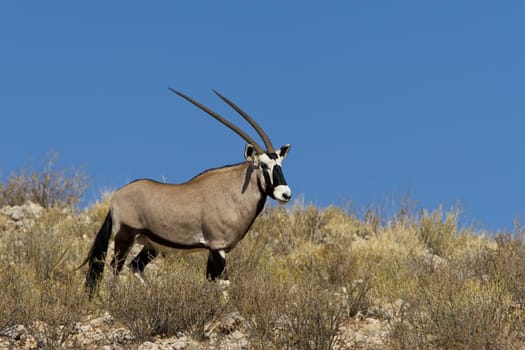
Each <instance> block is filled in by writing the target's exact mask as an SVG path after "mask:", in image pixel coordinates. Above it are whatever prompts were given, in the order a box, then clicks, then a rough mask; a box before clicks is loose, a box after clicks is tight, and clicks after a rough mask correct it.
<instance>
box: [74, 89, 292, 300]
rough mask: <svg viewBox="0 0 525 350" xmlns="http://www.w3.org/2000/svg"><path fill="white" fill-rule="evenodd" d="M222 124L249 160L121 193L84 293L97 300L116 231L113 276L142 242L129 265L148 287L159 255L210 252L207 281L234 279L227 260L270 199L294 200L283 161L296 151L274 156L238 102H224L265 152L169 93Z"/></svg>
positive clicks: (141, 183) (95, 248)
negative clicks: (251, 130)
mask: <svg viewBox="0 0 525 350" xmlns="http://www.w3.org/2000/svg"><path fill="white" fill-rule="evenodd" d="M170 90H171V91H173V92H174V93H176V94H177V95H179V96H181V97H182V98H184V99H186V100H187V101H189V102H191V103H192V104H194V105H195V106H197V107H198V108H200V109H202V110H203V111H204V112H206V113H208V114H209V115H211V116H212V117H214V118H215V119H217V120H218V121H219V122H221V123H222V124H224V125H225V126H227V127H228V128H230V129H231V130H233V131H234V132H235V133H237V134H238V135H239V136H240V137H242V138H243V139H244V140H245V141H246V142H247V143H248V144H247V145H246V147H245V150H244V157H245V159H246V161H244V162H242V163H239V164H235V165H227V166H224V167H221V168H216V169H209V170H206V171H204V172H203V173H201V174H199V175H197V176H195V177H194V178H193V179H191V180H190V181H188V182H186V183H182V184H166V183H160V182H156V181H153V180H147V179H141V180H135V181H133V182H131V183H129V184H127V185H125V186H123V187H121V188H120V189H118V190H117V191H115V192H114V193H113V195H112V197H111V200H110V208H109V212H108V214H107V215H106V218H105V220H104V223H103V224H102V227H101V228H100V230H99V232H98V234H97V236H96V238H95V240H94V242H93V245H92V247H91V250H90V251H89V254H88V257H87V258H86V260H85V261H84V263H83V264H82V265H84V264H86V263H89V269H88V272H87V275H86V282H85V286H86V288H87V291H88V293H89V296H90V298H91V297H92V296H93V294H94V292H95V291H96V288H97V285H98V283H99V281H100V279H101V277H102V274H103V272H104V264H105V258H106V254H107V250H108V244H109V240H110V237H111V232H112V231H113V232H115V238H114V241H115V248H114V256H113V258H112V261H111V267H112V268H113V272H114V276H115V277H117V276H118V274H119V272H120V271H121V270H122V268H123V265H124V263H125V260H126V256H127V254H128V252H129V250H130V248H131V247H132V245H133V244H134V242H135V241H136V240H137V241H138V242H139V243H141V244H143V248H142V250H141V251H140V253H139V254H138V255H137V256H136V257H135V258H133V260H132V261H131V262H130V263H129V267H130V269H131V270H132V271H133V273H135V274H136V275H137V276H138V277H139V278H140V279H141V280H142V281H143V282H144V268H145V267H146V265H147V264H148V263H150V262H151V261H152V260H153V259H154V258H155V257H156V256H157V255H158V254H159V252H169V251H170V250H174V249H175V250H186V251H199V250H208V251H209V253H208V262H207V268H206V276H207V278H208V279H210V280H216V279H219V278H220V279H227V276H226V271H225V266H226V253H228V252H229V251H230V250H232V249H233V248H234V247H235V246H236V245H237V243H239V241H240V240H241V239H243V237H244V236H245V235H246V233H247V232H248V230H249V229H250V226H251V225H252V223H253V221H254V220H255V218H256V217H257V216H258V215H259V213H260V212H261V211H262V209H263V207H264V204H265V202H266V198H267V197H268V196H269V197H270V198H272V199H275V200H277V201H279V202H280V203H286V202H288V201H290V199H291V196H292V194H291V190H290V187H288V185H287V183H286V180H285V179H284V175H283V172H282V168H281V166H282V162H283V159H284V158H286V156H287V155H288V152H289V151H290V145H289V144H286V145H284V146H282V147H281V148H279V149H278V150H275V149H274V147H273V146H272V143H271V141H270V138H269V137H268V135H267V134H266V133H265V132H264V130H263V129H262V128H261V127H260V126H259V125H258V124H257V123H256V122H255V121H254V120H253V119H252V118H251V117H250V116H248V114H246V113H245V112H244V111H243V110H242V109H241V108H239V107H238V106H237V105H236V104H234V103H233V102H232V101H230V100H229V99H227V98H226V97H224V96H222V95H221V94H220V93H218V92H217V91H215V90H213V92H214V93H215V94H216V95H217V96H219V97H220V98H221V99H222V100H223V101H224V102H226V103H227V104H228V105H229V106H230V107H232V108H233V109H234V110H235V111H237V112H238V113H239V114H240V115H241V116H242V117H243V118H244V119H246V121H248V123H249V124H250V125H251V126H252V127H253V128H254V129H255V131H256V132H257V134H259V136H260V137H261V139H262V141H263V142H264V145H265V146H266V150H265V149H263V148H262V147H261V146H260V145H259V144H258V143H257V142H255V141H254V139H252V138H251V137H250V136H249V135H248V134H246V133H245V132H244V131H242V130H241V129H240V128H238V127H237V126H235V125H234V124H232V123H231V122H230V121H228V120H226V119H224V118H223V117H222V116H220V115H219V114H217V113H215V112H214V111H212V110H211V109H209V108H208V107H206V106H204V105H202V104H200V103H199V102H197V101H195V100H193V99H191V98H190V97H188V96H186V95H184V94H182V93H180V92H178V91H176V90H173V89H171V88H170Z"/></svg>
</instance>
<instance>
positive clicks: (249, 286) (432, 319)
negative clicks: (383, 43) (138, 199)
mask: <svg viewBox="0 0 525 350" xmlns="http://www.w3.org/2000/svg"><path fill="white" fill-rule="evenodd" d="M4 188H5V186H4ZM64 208H65V209H64ZM106 210H107V203H102V204H98V205H94V206H92V207H90V208H88V209H86V210H85V211H83V212H77V211H76V210H75V209H74V208H73V207H72V206H69V207H68V206H62V208H60V209H59V208H58V207H56V206H55V207H53V206H51V207H50V208H49V209H46V210H45V211H44V212H43V214H42V215H41V216H40V217H39V218H37V219H35V220H34V222H33V223H31V224H26V225H24V226H21V227H19V226H16V225H10V224H9V223H8V221H9V218H6V217H2V216H1V215H0V281H2V288H0V333H3V334H5V333H8V332H9V329H11V328H12V327H13V326H15V325H20V324H21V325H25V326H26V327H27V329H28V330H29V331H30V332H31V334H32V335H33V336H34V338H35V339H37V340H38V346H40V347H41V348H50V349H51V348H60V347H66V346H71V342H68V341H69V340H71V336H72V333H73V331H74V326H75V324H76V323H77V322H80V321H83V320H85V319H86V318H88V317H93V316H95V315H102V314H104V313H105V312H109V313H110V314H111V315H112V316H113V317H114V318H115V319H116V322H118V323H119V324H122V325H123V326H125V327H126V328H128V329H129V330H130V331H131V333H132V335H133V337H134V339H135V340H134V341H135V342H141V341H144V340H148V339H152V338H154V337H169V336H179V335H181V334H184V335H187V336H190V337H192V338H193V339H195V340H198V341H201V342H202V343H203V344H206V343H207V342H208V341H209V326H210V324H213V323H214V322H215V321H216V320H218V319H220V318H221V317H223V316H225V315H228V314H231V313H232V312H237V313H238V314H239V315H240V317H241V318H242V319H243V320H244V321H243V322H244V324H243V326H242V327H243V332H245V333H246V334H247V335H248V338H249V342H250V348H252V349H334V348H338V347H339V348H341V346H345V344H343V343H342V342H341V338H340V328H341V326H342V325H344V324H345V322H346V321H348V320H349V319H350V318H352V317H354V316H355V315H357V314H360V315H367V314H368V313H369V310H371V309H373V308H378V307H379V308H381V307H382V306H383V305H386V304H389V303H394V302H396V301H399V300H401V303H402V307H401V308H400V309H399V310H395V314H394V315H391V314H389V315H387V314H386V313H385V314H384V315H381V314H379V315H377V313H376V314H375V315H374V317H379V318H382V319H385V320H389V322H390V332H389V333H388V335H387V337H386V338H385V339H384V341H385V342H386V344H387V345H386V346H387V347H388V348H391V349H481V348H483V349H514V348H516V347H517V345H518V344H523V342H524V341H525V339H524V338H525V336H524V334H523V331H522V329H524V326H525V323H524V320H525V314H524V302H525V283H524V282H523V281H524V280H525V242H524V240H523V233H522V232H521V231H520V230H518V231H519V232H517V233H516V234H514V235H511V234H500V235H499V236H497V237H495V238H493V237H490V236H489V237H487V236H485V235H483V234H481V233H479V232H474V231H473V230H472V229H471V228H462V227H459V226H458V221H459V220H458V216H459V212H458V211H457V210H451V211H449V212H445V211H443V210H442V209H441V208H438V209H437V210H435V211H422V212H419V213H407V212H402V213H400V214H399V215H398V216H397V217H394V218H393V219H391V220H389V221H386V220H384V219H383V218H381V217H380V216H379V215H378V213H377V212H373V213H372V212H369V213H367V214H366V215H365V216H364V218H359V216H358V215H356V214H354V213H348V212H346V211H345V210H342V209H340V208H336V207H329V208H326V209H319V208H316V207H314V206H306V207H304V206H300V205H296V206H292V207H291V208H288V209H286V208H283V207H278V208H269V209H267V210H265V211H264V212H263V214H262V215H261V217H260V218H258V219H257V220H256V222H255V223H254V225H253V227H252V230H251V232H250V233H249V234H248V235H247V237H246V238H245V239H244V240H243V241H242V242H241V243H240V244H239V246H238V247H237V248H236V249H235V250H234V251H233V252H231V253H230V254H229V256H228V269H229V274H230V281H231V285H230V286H229V288H228V289H227V290H226V292H227V295H225V294H224V291H223V287H221V286H220V285H218V284H217V283H210V282H207V281H206V280H205V277H204V270H205V265H206V255H205V254H195V255H177V256H172V257H166V258H159V259H158V261H156V262H155V263H154V264H152V265H153V266H151V267H148V269H147V270H146V274H147V277H148V279H149V281H150V284H151V285H150V286H149V287H148V288H145V287H143V286H142V285H141V284H140V283H139V282H138V281H136V280H135V279H134V278H132V277H131V276H130V274H129V273H127V272H126V271H124V272H123V274H122V275H121V277H120V279H119V283H116V284H114V285H113V286H110V287H106V286H104V285H103V286H102V288H101V292H100V295H99V297H98V298H97V299H96V300H95V302H93V303H89V302H88V300H87V297H86V295H85V293H84V290H83V277H84V273H85V271H84V270H80V271H76V270H75V268H76V267H77V266H78V265H80V263H81V262H82V260H83V258H85V255H86V254H87V251H88V250H89V245H90V244H91V240H92V239H93V237H94V234H95V233H96V231H97V229H98V226H99V225H100V224H101V222H102V219H103V216H104V214H105V212H106ZM106 275H107V274H106ZM223 332H225V333H227V332H228V330H224V331H223ZM68 344H69V345H68ZM346 345H347V346H348V344H346Z"/></svg>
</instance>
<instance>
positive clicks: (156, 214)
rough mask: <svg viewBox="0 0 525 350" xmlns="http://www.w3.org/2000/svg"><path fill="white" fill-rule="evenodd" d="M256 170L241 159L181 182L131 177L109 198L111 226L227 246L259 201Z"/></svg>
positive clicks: (247, 224)
mask: <svg viewBox="0 0 525 350" xmlns="http://www.w3.org/2000/svg"><path fill="white" fill-rule="evenodd" d="M260 171H261V170H260V169H259V168H257V167H255V166H254V165H253V164H252V163H251V162H244V163H241V164H238V165H234V166H228V167H224V168H219V169H212V170H208V171H206V172H205V173H202V174H200V175H198V176H196V177H195V178H193V179H192V180H190V181H189V182H187V183H184V184H164V183H158V182H155V181H151V180H138V181H135V182H132V183H130V184H128V185H126V186H124V187H122V188H121V189H119V190H118V191H116V192H115V193H114V195H113V197H112V198H111V202H110V207H111V213H112V216H113V223H114V232H119V231H120V230H121V229H122V225H125V226H126V227H129V228H130V229H131V230H132V231H133V232H134V233H135V234H137V233H140V232H141V231H142V230H148V231H151V232H153V233H154V234H155V235H157V236H159V237H162V238H163V239H165V240H168V241H170V242H173V243H177V244H180V245H188V246H191V245H195V244H198V243H199V242H201V243H204V245H205V248H209V249H212V250H226V251H229V250H230V249H232V248H233V247H234V246H235V245H236V244H237V243H238V242H239V241H240V240H241V239H242V238H243V236H244V235H245V234H246V232H247V231H248V229H249V228H250V225H251V224H252V222H253V220H254V219H255V217H256V216H257V214H258V211H259V210H260V209H261V208H262V205H263V204H264V200H265V198H266V195H265V194H263V193H261V190H260V189H259V185H258V181H259V179H258V178H259V173H260ZM261 178H262V176H261ZM152 245H153V246H155V247H157V248H158V246H157V245H156V244H152Z"/></svg>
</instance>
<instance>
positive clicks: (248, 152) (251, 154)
mask: <svg viewBox="0 0 525 350" xmlns="http://www.w3.org/2000/svg"><path fill="white" fill-rule="evenodd" d="M256 156H257V151H256V150H255V147H253V145H250V144H247V145H246V147H244V159H246V160H249V161H250V162H253V161H254V160H255V157H256Z"/></svg>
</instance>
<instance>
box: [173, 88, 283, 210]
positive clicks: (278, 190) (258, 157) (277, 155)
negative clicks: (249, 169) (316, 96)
mask: <svg viewBox="0 0 525 350" xmlns="http://www.w3.org/2000/svg"><path fill="white" fill-rule="evenodd" d="M170 90H171V91H173V92H174V93H176V94H177V95H179V96H181V97H182V98H184V99H185V100H187V101H189V102H190V103H192V104H194V105H195V106H197V107H199V108H200V109H202V110H203V111H204V112H206V113H208V114H209V115H211V116H212V117H214V118H215V119H217V120H218V121H219V122H221V123H222V124H224V125H225V126H227V127H228V128H229V129H231V130H232V131H234V132H235V133H237V134H238V135H239V136H240V137H242V138H243V139H244V140H245V141H246V142H247V143H248V144H247V145H246V148H245V150H244V157H245V158H246V160H247V161H249V162H251V163H252V164H254V166H256V167H257V168H258V169H259V170H260V171H259V173H260V183H261V185H262V188H263V190H264V192H265V193H266V194H267V195H268V196H270V198H272V199H275V200H277V201H279V202H280V203H287V202H289V201H290V199H291V198H292V190H291V189H290V187H289V186H288V184H287V183H286V180H285V178H284V175H283V170H282V162H283V160H284V159H285V158H286V156H287V155H288V152H289V151H290V148H291V146H290V145H289V144H286V145H284V146H281V148H279V149H278V150H275V148H274V147H273V145H272V142H271V141H270V138H269V137H268V135H267V134H266V133H265V132H264V130H263V129H262V128H261V126H260V125H259V124H257V123H256V122H255V120H253V119H252V118H251V117H250V116H249V115H248V114H247V113H246V112H244V111H243V110H242V109H241V108H240V107H239V106H237V105H236V104H235V103H233V102H232V101H230V100H229V99H228V98H226V97H224V96H223V95H221V94H220V93H218V92H217V91H215V90H213V92H214V93H215V94H216V95H217V96H219V97H220V98H221V99H222V100H223V101H224V102H226V103H227V104H228V105H229V106H230V107H232V108H233V109H234V110H235V111H236V112H237V113H239V114H240V115H241V116H242V117H243V118H244V119H245V120H246V121H247V122H248V123H249V124H250V125H251V126H252V127H253V128H254V129H255V131H256V132H257V134H258V135H259V136H260V137H261V139H262V141H263V143H264V145H265V147H266V149H264V148H263V147H261V146H260V145H259V144H258V143H257V142H256V141H255V140H254V139H253V138H252V137H251V136H250V135H248V134H246V133H245V132H244V131H242V130H241V129H240V128H238V127H237V126H236V125H234V124H233V123H231V122H230V121H228V120H227V119H225V118H223V117H222V116H220V115H219V114H217V113H216V112H214V111H212V110H211V109H209V108H208V107H206V106H204V105H202V104H201V103H199V102H197V101H195V100H193V99H192V98H191V97H188V96H186V95H184V94H183V93H181V92H179V91H176V90H174V89H172V88H170Z"/></svg>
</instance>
